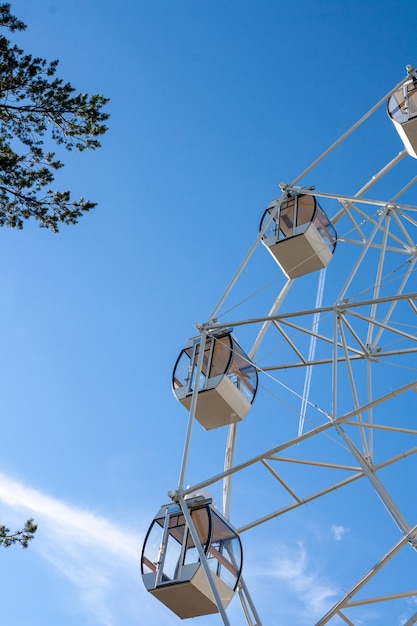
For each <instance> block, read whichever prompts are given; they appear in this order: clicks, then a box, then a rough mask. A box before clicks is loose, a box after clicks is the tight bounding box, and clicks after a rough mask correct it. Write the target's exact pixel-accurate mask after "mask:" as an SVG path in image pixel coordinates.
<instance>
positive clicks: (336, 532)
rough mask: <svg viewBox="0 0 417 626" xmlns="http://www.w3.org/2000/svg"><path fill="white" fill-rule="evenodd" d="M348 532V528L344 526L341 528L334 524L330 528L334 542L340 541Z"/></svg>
mask: <svg viewBox="0 0 417 626" xmlns="http://www.w3.org/2000/svg"><path fill="white" fill-rule="evenodd" d="M348 532H349V528H346V527H345V526H341V525H340V524H334V525H333V526H332V533H333V538H334V539H335V540H336V541H341V540H342V539H343V535H345V534H346V533H348Z"/></svg>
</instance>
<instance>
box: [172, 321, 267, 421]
mask: <svg viewBox="0 0 417 626" xmlns="http://www.w3.org/2000/svg"><path fill="white" fill-rule="evenodd" d="M200 348H201V337H195V338H193V339H190V340H189V341H188V343H187V345H186V346H185V348H184V349H183V350H182V352H181V353H180V355H179V357H178V359H177V362H176V364H175V367H174V372H173V376H172V388H173V391H174V394H175V396H176V398H177V399H178V400H179V401H180V402H181V404H182V405H183V406H185V407H186V408H187V409H188V410H190V408H191V401H192V397H193V393H194V389H195V387H197V392H198V396H197V403H196V409H195V418H196V419H197V420H198V421H199V422H200V424H201V425H202V426H203V428H205V429H206V430H211V429H212V428H218V427H220V426H225V425H227V424H233V423H236V422H239V421H241V420H243V419H244V418H245V417H246V415H247V413H248V412H249V410H250V408H251V406H252V402H253V400H254V398H255V395H256V390H257V386H258V374H257V370H256V367H255V366H254V365H253V363H252V362H251V361H250V360H249V357H248V356H247V355H246V354H245V353H244V351H243V350H242V348H241V347H240V346H239V344H238V343H237V341H236V338H235V337H234V335H233V333H232V332H230V331H226V332H222V333H217V334H214V333H213V334H209V335H208V336H207V337H206V340H205V344H204V355H203V362H202V368H201V372H200V376H199V379H198V381H197V380H196V378H197V367H198V357H199V354H200Z"/></svg>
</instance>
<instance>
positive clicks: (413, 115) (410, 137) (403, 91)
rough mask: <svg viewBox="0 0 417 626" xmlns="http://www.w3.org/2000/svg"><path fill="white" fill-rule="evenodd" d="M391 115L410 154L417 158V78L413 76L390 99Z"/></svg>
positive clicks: (388, 106) (388, 108)
mask: <svg viewBox="0 0 417 626" xmlns="http://www.w3.org/2000/svg"><path fill="white" fill-rule="evenodd" d="M387 110H388V115H389V116H390V118H391V120H392V122H393V124H394V126H395V128H396V130H397V132H398V134H399V136H400V137H401V140H402V142H403V144H404V147H405V149H406V150H407V152H408V154H409V155H410V156H412V157H414V158H415V159H417V79H416V78H411V79H410V80H409V81H407V82H406V83H404V85H403V86H402V87H400V88H399V89H397V91H395V92H394V93H393V95H392V96H391V97H390V98H389V100H388V105H387Z"/></svg>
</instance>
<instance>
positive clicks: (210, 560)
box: [141, 496, 242, 619]
mask: <svg viewBox="0 0 417 626" xmlns="http://www.w3.org/2000/svg"><path fill="white" fill-rule="evenodd" d="M186 503H187V506H188V510H189V511H190V515H191V520H192V523H193V526H194V529H195V531H196V534H197V536H198V538H199V542H200V545H201V548H202V551H203V553H204V555H205V558H206V560H207V564H208V566H209V568H210V573H211V578H212V581H214V585H215V589H216V590H217V592H218V595H219V596H220V600H221V604H222V606H223V607H224V608H226V607H227V606H228V604H229V603H230V601H231V599H232V598H233V595H234V593H235V590H236V588H237V585H238V582H239V579H240V576H241V570H242V546H241V542H240V538H239V536H238V535H237V533H236V531H235V530H234V529H233V528H232V526H231V525H230V524H229V522H227V521H226V520H225V519H224V518H223V517H222V515H221V514H220V513H219V512H218V511H216V510H215V509H214V507H213V506H212V504H211V500H209V499H204V498H203V497H202V496H199V497H197V498H193V499H191V500H186ZM141 571H142V579H143V582H144V585H145V587H146V589H147V590H148V591H149V592H150V593H151V594H152V595H153V596H155V597H156V598H158V600H160V601H161V602H162V603H163V604H165V606H167V607H168V608H169V609H170V610H171V611H173V612H174V613H175V614H176V615H178V617H180V618H181V619H186V618H189V617H198V616H200V615H209V614H210V613H218V612H219V607H218V605H217V602H216V599H215V596H214V593H213V589H212V587H211V585H210V583H209V580H208V577H207V574H206V572H205V570H204V567H203V565H202V563H201V560H200V557H199V554H198V551H197V548H196V545H195V543H194V540H193V538H192V535H191V532H190V528H189V527H188V525H187V522H186V519H185V517H184V514H183V512H182V510H181V507H180V506H179V505H177V504H167V505H165V506H162V507H161V509H160V510H159V512H158V513H157V515H156V516H155V518H154V521H153V522H152V524H151V526H150V528H149V530H148V533H147V535H146V538H145V542H144V545H143V550H142V558H141Z"/></svg>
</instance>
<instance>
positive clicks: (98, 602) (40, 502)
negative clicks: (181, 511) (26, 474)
mask: <svg viewBox="0 0 417 626" xmlns="http://www.w3.org/2000/svg"><path fill="white" fill-rule="evenodd" d="M0 504H2V505H3V507H2V508H3V511H2V514H3V512H4V510H5V509H6V510H7V521H8V522H9V520H10V518H11V517H12V518H13V523H16V524H17V525H19V524H20V525H21V523H22V519H26V518H27V517H34V518H35V521H36V522H37V523H38V525H39V529H38V532H37V534H36V537H35V539H34V540H33V542H32V543H31V545H30V547H29V550H30V551H32V550H33V551H35V552H36V553H37V554H39V555H40V556H41V557H42V558H44V559H45V560H46V561H47V562H48V563H49V564H50V565H51V566H52V567H53V568H54V569H55V570H57V571H58V572H59V573H60V574H61V575H62V576H63V577H64V579H65V580H66V581H67V582H69V583H70V584H71V587H72V589H75V590H76V592H77V597H78V599H79V604H78V606H77V607H71V609H70V610H71V611H74V612H79V611H82V612H84V613H85V614H86V615H89V616H90V617H92V618H93V619H94V623H95V624H97V625H100V626H119V625H120V626H121V625H122V624H123V625H125V624H127V623H132V624H134V623H138V618H140V620H142V619H144V620H145V621H146V620H147V618H148V617H149V620H150V619H151V616H154V617H155V616H156V615H158V613H159V611H160V610H161V609H160V607H159V604H158V603H157V602H155V600H154V599H153V598H152V597H151V596H149V595H148V594H147V593H146V591H145V590H144V588H143V587H142V581H141V577H140V570H139V555H140V546H141V543H142V539H143V537H142V536H138V535H137V534H134V533H132V532H131V531H129V530H127V529H123V528H121V527H119V526H117V525H115V524H113V523H111V522H110V521H108V520H106V519H105V518H104V517H102V516H98V515H96V514H94V513H92V512H90V511H85V510H82V509H80V508H77V507H74V506H71V505H69V504H68V503H66V502H64V501H62V500H58V499H55V498H52V497H51V496H49V495H46V494H44V493H41V492H40V491H37V490H35V489H32V488H30V487H28V486H26V485H24V484H22V483H20V482H18V481H16V480H12V479H10V478H9V477H8V476H5V475H4V474H0ZM18 519H19V520H20V521H17V520H18ZM15 520H16V521H15ZM8 525H9V526H10V522H9V523H8ZM121 596H122V597H121ZM61 608H62V607H61ZM67 608H68V607H67ZM162 610H163V611H165V609H164V608H163V607H162ZM128 612H129V613H130V614H129V615H128V614H127V613H128ZM160 623H162V620H161V622H160ZM163 623H164V624H170V623H174V622H171V621H170V616H167V615H166V614H163Z"/></svg>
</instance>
